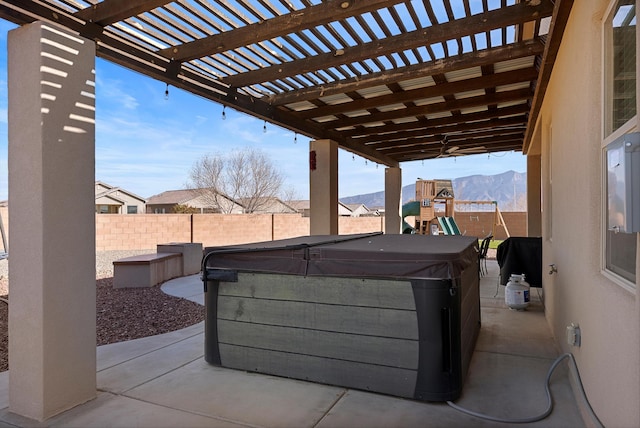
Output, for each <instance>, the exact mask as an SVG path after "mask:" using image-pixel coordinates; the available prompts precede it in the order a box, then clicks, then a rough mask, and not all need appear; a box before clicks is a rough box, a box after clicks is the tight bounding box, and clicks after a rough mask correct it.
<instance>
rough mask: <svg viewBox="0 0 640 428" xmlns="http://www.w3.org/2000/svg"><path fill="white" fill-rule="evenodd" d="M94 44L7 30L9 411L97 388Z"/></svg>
mask: <svg viewBox="0 0 640 428" xmlns="http://www.w3.org/2000/svg"><path fill="white" fill-rule="evenodd" d="M94 62H95V46H94V43H93V42H91V41H87V40H84V39H81V38H78V37H77V36H74V35H71V34H68V33H67V32H64V31H61V30H60V29H58V28H57V27H53V26H51V25H48V24H45V23H41V22H36V23H33V24H30V25H27V26H24V27H21V28H18V29H15V30H13V31H10V32H9V39H8V80H9V85H8V86H9V113H8V114H9V221H10V227H9V233H10V240H11V257H10V259H9V271H10V276H9V281H10V285H9V286H10V296H11V306H10V310H9V361H10V370H9V410H10V411H11V412H13V413H17V414H19V415H22V416H25V417H28V418H31V419H36V420H40V421H41V420H44V419H47V418H49V417H51V416H53V415H55V414H57V413H60V412H62V411H64V410H66V409H69V408H71V407H74V406H75V405H77V404H80V403H83V402H85V401H88V400H90V399H92V398H94V397H95V396H96V279H95V213H94V211H95V207H94V199H95V194H94V182H95V172H94V163H95V123H94V117H95V108H94V105H95V103H94V100H95V96H94V94H95V84H94V81H95V78H94V77H95V76H94V74H95V73H94Z"/></svg>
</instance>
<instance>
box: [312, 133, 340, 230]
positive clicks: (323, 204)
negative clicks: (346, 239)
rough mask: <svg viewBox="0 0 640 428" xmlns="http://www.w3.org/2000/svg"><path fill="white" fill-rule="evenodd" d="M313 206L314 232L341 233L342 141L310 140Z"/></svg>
mask: <svg viewBox="0 0 640 428" xmlns="http://www.w3.org/2000/svg"><path fill="white" fill-rule="evenodd" d="M309 199H310V200H309V208H310V209H311V214H310V216H311V217H310V227H309V231H310V234H311V235H337V234H338V143H336V142H335V141H331V140H313V141H311V142H310V143H309Z"/></svg>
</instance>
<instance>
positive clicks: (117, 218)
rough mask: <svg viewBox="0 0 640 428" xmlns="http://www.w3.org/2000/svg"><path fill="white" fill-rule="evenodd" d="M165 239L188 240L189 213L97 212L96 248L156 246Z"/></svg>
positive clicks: (145, 247)
mask: <svg viewBox="0 0 640 428" xmlns="http://www.w3.org/2000/svg"><path fill="white" fill-rule="evenodd" d="M167 242H191V218H190V216H189V215H184V214H166V215H154V214H138V215H117V214H96V251H108V250H145V249H155V248H156V245H157V244H164V243H167Z"/></svg>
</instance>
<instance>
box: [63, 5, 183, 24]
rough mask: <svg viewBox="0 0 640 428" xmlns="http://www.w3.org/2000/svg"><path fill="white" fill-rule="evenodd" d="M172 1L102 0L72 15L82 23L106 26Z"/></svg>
mask: <svg viewBox="0 0 640 428" xmlns="http://www.w3.org/2000/svg"><path fill="white" fill-rule="evenodd" d="M172 1H173V0H103V1H101V2H100V3H96V4H94V5H93V6H90V7H88V8H86V9H82V10H80V11H78V12H76V13H75V14H74V15H75V16H76V17H78V18H80V19H82V20H84V21H87V22H93V23H95V24H98V25H101V26H107V25H110V24H113V23H114V22H118V21H123V20H125V19H127V18H131V17H132V16H136V15H140V14H141V13H144V12H148V11H150V10H153V9H155V8H157V7H160V6H164V5H165V4H167V3H171V2H172Z"/></svg>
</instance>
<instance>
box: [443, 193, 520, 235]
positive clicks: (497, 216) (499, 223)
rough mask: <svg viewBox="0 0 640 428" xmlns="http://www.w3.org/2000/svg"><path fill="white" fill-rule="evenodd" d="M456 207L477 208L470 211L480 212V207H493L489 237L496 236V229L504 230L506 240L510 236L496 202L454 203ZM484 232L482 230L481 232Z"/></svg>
mask: <svg viewBox="0 0 640 428" xmlns="http://www.w3.org/2000/svg"><path fill="white" fill-rule="evenodd" d="M455 204H456V205H471V206H472V207H473V206H474V205H475V206H478V209H476V210H471V211H481V210H480V209H479V208H480V206H481V205H493V222H492V224H491V235H492V236H496V229H497V228H499V227H502V228H503V229H504V233H505V234H506V236H507V238H509V237H510V236H511V234H510V233H509V229H508V228H507V224H506V223H505V221H504V217H503V216H502V212H501V211H500V208H498V202H497V201H455ZM461 211H469V210H461ZM483 232H484V230H483Z"/></svg>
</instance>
